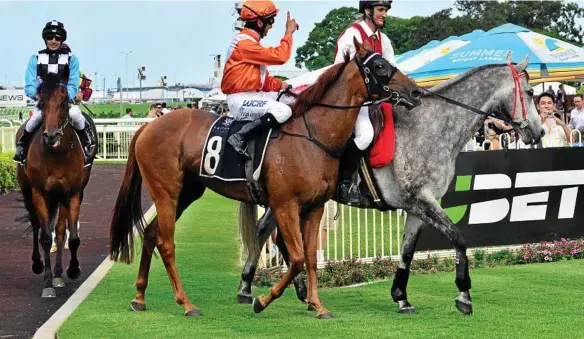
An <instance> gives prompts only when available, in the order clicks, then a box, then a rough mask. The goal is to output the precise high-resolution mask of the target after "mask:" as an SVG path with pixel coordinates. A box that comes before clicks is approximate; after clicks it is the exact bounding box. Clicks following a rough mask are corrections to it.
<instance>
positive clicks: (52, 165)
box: [16, 73, 97, 298]
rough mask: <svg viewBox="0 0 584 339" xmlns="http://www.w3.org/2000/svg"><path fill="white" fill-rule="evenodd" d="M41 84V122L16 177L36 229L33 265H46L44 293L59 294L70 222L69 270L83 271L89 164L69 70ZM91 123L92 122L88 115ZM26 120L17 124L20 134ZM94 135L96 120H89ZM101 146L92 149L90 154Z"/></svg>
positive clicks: (38, 270) (36, 268)
mask: <svg viewBox="0 0 584 339" xmlns="http://www.w3.org/2000/svg"><path fill="white" fill-rule="evenodd" d="M42 77H43V82H42V85H41V87H40V88H39V91H38V94H39V97H40V108H41V109H42V110H43V124H42V125H41V127H40V128H38V129H37V130H36V131H35V132H34V135H33V136H32V139H31V141H30V146H29V151H28V155H27V158H26V165H25V166H23V165H18V168H17V177H18V183H19V185H20V189H21V192H22V195H23V198H24V199H23V200H24V206H25V208H26V210H27V213H28V215H27V218H28V219H29V221H30V224H31V227H32V231H33V248H32V261H33V264H32V271H33V272H34V273H35V274H41V273H42V272H43V269H44V272H45V274H44V282H45V287H44V289H43V291H42V297H43V298H54V297H56V291H55V289H54V287H63V286H65V281H64V280H63V267H62V264H61V257H62V254H63V247H64V237H65V231H66V229H67V228H68V229H69V232H70V235H69V241H68V245H69V249H70V251H71V260H70V263H69V267H68V268H67V276H68V277H69V278H70V279H77V278H78V277H79V275H80V274H81V270H80V268H79V260H78V258H77V250H78V248H79V245H80V240H79V236H78V234H77V228H78V225H79V224H78V223H79V209H80V207H81V202H82V201H83V190H84V189H85V186H86V185H87V182H88V181H89V176H90V174H91V167H92V166H86V167H84V165H85V163H84V155H83V150H82V148H81V143H80V142H79V138H78V136H77V134H76V133H75V131H74V129H73V126H72V125H71V124H70V118H69V101H68V95H67V88H66V86H67V85H66V84H67V74H65V75H64V76H63V78H62V79H59V77H58V76H57V75H55V74H53V73H48V74H45V75H42ZM86 119H88V123H90V122H91V120H90V119H89V117H87V116H86ZM25 125H26V124H23V125H22V126H21V128H20V129H19V131H18V133H17V135H16V140H19V138H20V136H21V135H22V132H23V130H24V127H25ZM91 125H92V129H93V133H94V135H97V133H96V131H95V126H94V125H93V123H91ZM96 152H97V147H95V148H94V149H93V155H92V158H93V157H94V156H95V153H96ZM53 228H54V231H55V234H56V238H57V258H56V263H55V277H54V278H53V272H52V270H51V261H50V258H51V256H50V250H51V244H52V239H51V232H52V231H53ZM39 231H40V243H41V246H42V248H43V251H44V254H45V262H44V265H43V261H42V259H41V255H40V253H39V247H38V243H39Z"/></svg>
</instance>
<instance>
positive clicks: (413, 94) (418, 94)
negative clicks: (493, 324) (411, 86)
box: [410, 89, 422, 100]
mask: <svg viewBox="0 0 584 339" xmlns="http://www.w3.org/2000/svg"><path fill="white" fill-rule="evenodd" d="M410 97H411V98H412V99H414V100H420V98H421V97H422V91H420V90H417V89H415V90H413V91H411V92H410Z"/></svg>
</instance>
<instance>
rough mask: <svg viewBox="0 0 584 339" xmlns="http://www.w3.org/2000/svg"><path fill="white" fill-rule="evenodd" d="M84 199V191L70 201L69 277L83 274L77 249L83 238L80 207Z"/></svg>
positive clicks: (75, 277) (72, 277)
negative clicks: (80, 224) (81, 236)
mask: <svg viewBox="0 0 584 339" xmlns="http://www.w3.org/2000/svg"><path fill="white" fill-rule="evenodd" d="M82 199H83V198H82V193H80V192H78V193H76V194H74V195H73V197H71V201H70V203H69V237H68V239H67V242H68V244H69V251H70V252H71V259H70V260H69V267H67V276H68V277H69V279H77V278H79V276H80V275H81V270H80V269H79V259H78V258H77V251H78V250H79V246H80V245H81V240H80V239H79V209H80V208H81V201H82Z"/></svg>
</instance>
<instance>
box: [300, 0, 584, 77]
mask: <svg viewBox="0 0 584 339" xmlns="http://www.w3.org/2000/svg"><path fill="white" fill-rule="evenodd" d="M454 7H455V8H456V9H457V10H458V11H459V12H460V14H461V15H459V16H454V15H453V9H452V8H449V9H444V10H441V11H438V12H436V13H434V14H432V15H430V16H425V17H423V16H414V17H411V18H408V19H404V18H398V17H388V18H387V21H386V25H385V27H384V28H383V32H384V33H386V34H387V35H388V36H389V38H390V39H391V41H392V44H393V48H394V51H395V53H396V54H401V53H404V52H407V51H410V50H414V49H417V48H420V47H422V46H424V45H425V44H427V43H428V42H430V41H432V40H443V39H446V38H448V37H449V36H453V35H463V34H466V33H470V32H472V31H473V30H475V29H482V30H485V31H487V30H490V29H492V28H494V27H497V26H500V25H503V24H505V23H513V24H516V25H519V26H523V27H526V28H528V29H531V30H533V31H535V32H538V33H541V34H545V35H548V36H551V37H554V38H558V39H562V40H565V41H569V42H572V43H576V44H582V42H583V38H584V30H583V29H582V26H580V25H577V24H576V20H577V19H579V18H582V17H584V8H580V7H579V6H578V5H577V4H576V3H568V2H565V1H504V2H498V1H462V0H457V1H456V2H455V6H454ZM357 14H358V11H357V8H355V7H341V8H338V9H333V10H332V11H330V12H329V13H328V14H327V15H326V17H325V18H324V19H323V21H321V22H319V23H317V24H316V25H315V27H314V28H313V29H312V31H311V32H310V33H309V35H308V40H307V41H306V43H305V44H304V45H303V46H301V47H299V48H298V50H297V52H296V60H295V61H296V67H305V68H307V69H309V70H315V69H319V68H322V67H325V66H328V65H330V64H331V63H332V62H333V60H334V50H335V45H336V41H337V39H338V37H339V36H340V34H341V33H342V32H343V30H344V29H345V28H346V27H347V26H348V25H350V24H351V23H352V22H354V21H355V19H356V16H357Z"/></svg>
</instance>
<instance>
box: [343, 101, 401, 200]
mask: <svg viewBox="0 0 584 339" xmlns="http://www.w3.org/2000/svg"><path fill="white" fill-rule="evenodd" d="M382 105H383V106H384V107H383V106H382ZM388 106H389V107H388ZM369 119H370V120H371V123H372V125H373V131H374V137H373V142H372V143H371V146H369V149H368V150H367V153H366V156H365V157H363V158H361V161H360V162H361V164H360V166H359V171H358V173H359V175H358V178H357V179H356V183H355V185H357V187H358V188H359V194H360V196H361V199H360V200H361V203H360V205H361V206H362V207H371V208H376V209H379V210H381V211H390V210H391V211H395V210H397V208H395V207H393V206H390V205H388V204H387V203H386V202H385V201H384V200H383V198H382V196H381V190H380V188H379V184H378V182H377V179H376V178H375V176H374V175H373V168H379V167H383V166H387V165H388V164H389V163H390V162H391V160H393V155H394V153H395V133H394V124H393V115H392V107H391V105H384V104H380V105H374V106H370V107H369ZM349 142H353V141H352V140H349ZM334 196H335V198H334V200H335V201H337V202H339V203H341V204H345V205H347V204H348V202H347V201H341V199H339V195H338V194H337V193H336V192H335V195H334Z"/></svg>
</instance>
